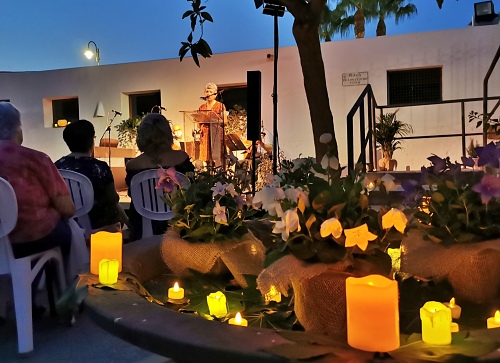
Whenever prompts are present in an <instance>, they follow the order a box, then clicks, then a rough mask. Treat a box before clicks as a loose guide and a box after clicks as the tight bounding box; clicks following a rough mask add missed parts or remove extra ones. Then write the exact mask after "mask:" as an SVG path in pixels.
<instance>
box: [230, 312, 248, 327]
mask: <svg viewBox="0 0 500 363" xmlns="http://www.w3.org/2000/svg"><path fill="white" fill-rule="evenodd" d="M229 324H231V325H239V326H248V321H247V319H243V318H242V317H241V314H240V313H239V312H238V313H236V316H235V317H234V318H231V319H229Z"/></svg>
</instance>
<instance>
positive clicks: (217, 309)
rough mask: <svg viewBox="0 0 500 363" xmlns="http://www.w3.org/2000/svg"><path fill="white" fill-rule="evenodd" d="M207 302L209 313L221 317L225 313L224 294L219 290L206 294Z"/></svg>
mask: <svg viewBox="0 0 500 363" xmlns="http://www.w3.org/2000/svg"><path fill="white" fill-rule="evenodd" d="M207 304H208V310H209V311H210V315H215V316H216V317H217V318H223V317H225V316H226V315H227V305H226V295H224V294H223V293H222V292H221V291H217V292H214V293H211V294H210V295H208V296H207Z"/></svg>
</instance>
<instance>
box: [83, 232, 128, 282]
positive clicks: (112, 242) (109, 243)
mask: <svg viewBox="0 0 500 363" xmlns="http://www.w3.org/2000/svg"><path fill="white" fill-rule="evenodd" d="M122 241H123V239H122V234H121V232H115V233H111V232H105V231H101V232H97V233H94V234H92V235H91V236H90V273H92V274H94V275H98V274H99V262H100V261H101V260H102V259H108V260H117V261H118V272H121V271H122V244H123V243H122Z"/></svg>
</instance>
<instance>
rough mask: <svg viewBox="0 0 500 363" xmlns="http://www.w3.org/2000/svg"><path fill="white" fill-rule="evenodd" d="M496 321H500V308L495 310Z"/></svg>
mask: <svg viewBox="0 0 500 363" xmlns="http://www.w3.org/2000/svg"><path fill="white" fill-rule="evenodd" d="M495 322H496V323H500V311H498V310H497V311H496V312H495Z"/></svg>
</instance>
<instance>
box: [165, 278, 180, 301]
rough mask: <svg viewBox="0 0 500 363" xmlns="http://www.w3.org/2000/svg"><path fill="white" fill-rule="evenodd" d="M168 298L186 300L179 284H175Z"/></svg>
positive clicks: (169, 291) (170, 289)
mask: <svg viewBox="0 0 500 363" xmlns="http://www.w3.org/2000/svg"><path fill="white" fill-rule="evenodd" d="M168 298H169V299H174V300H177V299H184V289H183V288H182V287H179V283H177V282H176V283H175V284H174V287H171V288H169V289H168Z"/></svg>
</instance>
